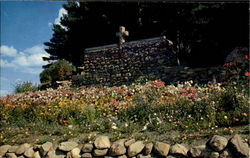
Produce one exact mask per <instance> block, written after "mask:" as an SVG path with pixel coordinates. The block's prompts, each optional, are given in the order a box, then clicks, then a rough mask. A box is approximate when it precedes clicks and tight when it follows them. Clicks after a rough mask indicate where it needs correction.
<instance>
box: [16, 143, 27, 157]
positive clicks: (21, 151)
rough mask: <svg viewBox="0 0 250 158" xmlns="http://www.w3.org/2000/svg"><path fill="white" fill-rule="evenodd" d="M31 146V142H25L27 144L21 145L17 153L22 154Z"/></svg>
mask: <svg viewBox="0 0 250 158" xmlns="http://www.w3.org/2000/svg"><path fill="white" fill-rule="evenodd" d="M29 148H30V144H28V143H25V144H22V145H20V146H19V147H18V148H17V150H16V154H17V155H21V154H23V153H24V152H25V151H26V150H28V149H29Z"/></svg>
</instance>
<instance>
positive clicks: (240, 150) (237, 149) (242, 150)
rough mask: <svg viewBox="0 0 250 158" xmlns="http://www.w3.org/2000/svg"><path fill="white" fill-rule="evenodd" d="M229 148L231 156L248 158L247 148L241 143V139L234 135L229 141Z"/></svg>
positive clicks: (245, 144)
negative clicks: (231, 151)
mask: <svg viewBox="0 0 250 158" xmlns="http://www.w3.org/2000/svg"><path fill="white" fill-rule="evenodd" d="M229 146H230V148H232V150H233V154H234V155H235V156H237V157H240V158H248V157H249V148H248V145H247V143H243V140H242V139H241V137H240V136H239V135H238V134H236V135H234V136H233V137H232V138H231V139H230V141H229Z"/></svg>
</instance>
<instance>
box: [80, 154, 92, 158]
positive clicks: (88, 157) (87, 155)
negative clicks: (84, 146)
mask: <svg viewBox="0 0 250 158" xmlns="http://www.w3.org/2000/svg"><path fill="white" fill-rule="evenodd" d="M81 157H82V158H92V155H91V153H84V154H82V156H81Z"/></svg>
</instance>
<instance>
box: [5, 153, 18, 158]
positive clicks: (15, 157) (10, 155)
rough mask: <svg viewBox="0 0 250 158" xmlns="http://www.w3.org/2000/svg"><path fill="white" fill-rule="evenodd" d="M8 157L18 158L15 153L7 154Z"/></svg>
mask: <svg viewBox="0 0 250 158" xmlns="http://www.w3.org/2000/svg"><path fill="white" fill-rule="evenodd" d="M6 157H7V158H17V156H16V154H15V153H7V154H6Z"/></svg>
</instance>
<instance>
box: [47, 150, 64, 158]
mask: <svg viewBox="0 0 250 158" xmlns="http://www.w3.org/2000/svg"><path fill="white" fill-rule="evenodd" d="M65 157H66V155H65V154H64V153H63V152H62V151H60V150H50V151H49V152H48V153H47V156H46V158H65Z"/></svg>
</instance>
